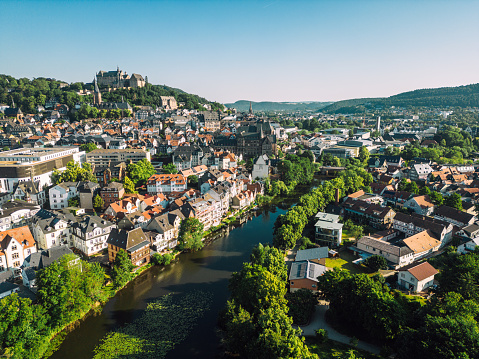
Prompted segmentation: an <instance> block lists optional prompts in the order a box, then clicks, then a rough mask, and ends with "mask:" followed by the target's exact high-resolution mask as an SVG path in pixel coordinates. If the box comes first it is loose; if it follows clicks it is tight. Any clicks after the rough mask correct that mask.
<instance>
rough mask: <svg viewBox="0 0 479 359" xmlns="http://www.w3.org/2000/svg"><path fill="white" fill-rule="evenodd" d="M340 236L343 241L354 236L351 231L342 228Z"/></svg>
mask: <svg viewBox="0 0 479 359" xmlns="http://www.w3.org/2000/svg"><path fill="white" fill-rule="evenodd" d="M341 238H342V239H343V241H344V240H345V239H349V238H354V236H353V235H352V234H351V231H348V230H347V229H344V228H343V234H342V235H341Z"/></svg>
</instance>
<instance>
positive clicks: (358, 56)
mask: <svg viewBox="0 0 479 359" xmlns="http://www.w3.org/2000/svg"><path fill="white" fill-rule="evenodd" d="M117 66H119V67H120V69H122V70H124V71H126V72H127V73H128V74H131V73H139V74H141V75H143V76H148V80H149V82H150V83H153V84H165V85H168V86H172V87H176V88H180V89H182V90H184V91H186V92H189V93H194V94H198V95H200V96H202V97H205V98H207V99H208V100H210V101H218V102H222V103H228V102H234V101H237V100H252V101H291V102H296V101H337V100H342V99H349V98H361V97H385V96H391V95H394V94H397V93H401V92H404V91H410V90H415V89H419V88H433V87H444V86H459V85H467V84H471V83H478V82H479V1H476V0H469V1H466V0H454V1H445V0H414V1H413V0H401V1H399V0H397V1H394V0H362V1H360V0H331V1H322V0H316V1H302V0H295V1H286V0H276V1H275V0H258V1H230V0H221V1H219V0H217V1H211V0H197V1H193V0H189V1H187V0H176V1H154V0H149V1H146V0H135V1H113V0H104V1H78V0H70V1H40V0H36V1H33V0H23V1H20V0H17V1H10V0H1V1H0V73H4V74H8V75H11V76H14V77H17V78H19V77H28V78H33V77H52V78H56V79H59V80H63V81H67V82H77V81H81V82H91V81H92V79H93V77H94V75H95V73H96V72H98V71H99V70H105V71H108V70H114V69H116V67H117Z"/></svg>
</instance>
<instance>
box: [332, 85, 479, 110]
mask: <svg viewBox="0 0 479 359" xmlns="http://www.w3.org/2000/svg"><path fill="white" fill-rule="evenodd" d="M390 106H396V107H422V106H427V107H479V84H473V85H467V86H458V87H441V88H435V89H422V90H415V91H409V92H404V93H400V94H398V95H394V96H390V97H387V98H364V99H352V100H344V101H338V102H335V103H333V104H332V105H329V106H326V107H325V108H324V109H323V111H324V112H327V113H360V112H366V111H368V110H371V109H373V108H383V107H390Z"/></svg>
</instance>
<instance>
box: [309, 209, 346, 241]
mask: <svg viewBox="0 0 479 359" xmlns="http://www.w3.org/2000/svg"><path fill="white" fill-rule="evenodd" d="M315 218H316V223H315V224H314V227H315V239H316V241H317V242H320V243H324V244H327V245H329V246H332V247H337V246H339V245H340V244H341V241H342V235H343V224H342V223H339V216H338V215H335V214H330V213H324V212H318V213H317V214H316V216H315Z"/></svg>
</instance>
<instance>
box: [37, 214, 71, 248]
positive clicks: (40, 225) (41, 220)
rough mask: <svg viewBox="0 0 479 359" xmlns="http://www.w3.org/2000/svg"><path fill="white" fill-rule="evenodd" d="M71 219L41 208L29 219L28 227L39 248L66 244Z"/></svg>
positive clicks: (68, 238) (68, 237)
mask: <svg viewBox="0 0 479 359" xmlns="http://www.w3.org/2000/svg"><path fill="white" fill-rule="evenodd" d="M70 227H71V221H70V220H68V219H67V218H65V217H64V216H62V215H60V214H58V213H53V212H50V211H47V210H45V209H41V210H40V211H38V212H37V213H36V214H35V215H34V216H33V217H32V219H31V223H30V228H31V230H32V234H33V238H34V239H35V241H36V242H37V246H38V248H39V249H49V248H52V247H55V246H61V245H63V244H68V243H69V242H70V239H71V238H70V237H71V228H70Z"/></svg>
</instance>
